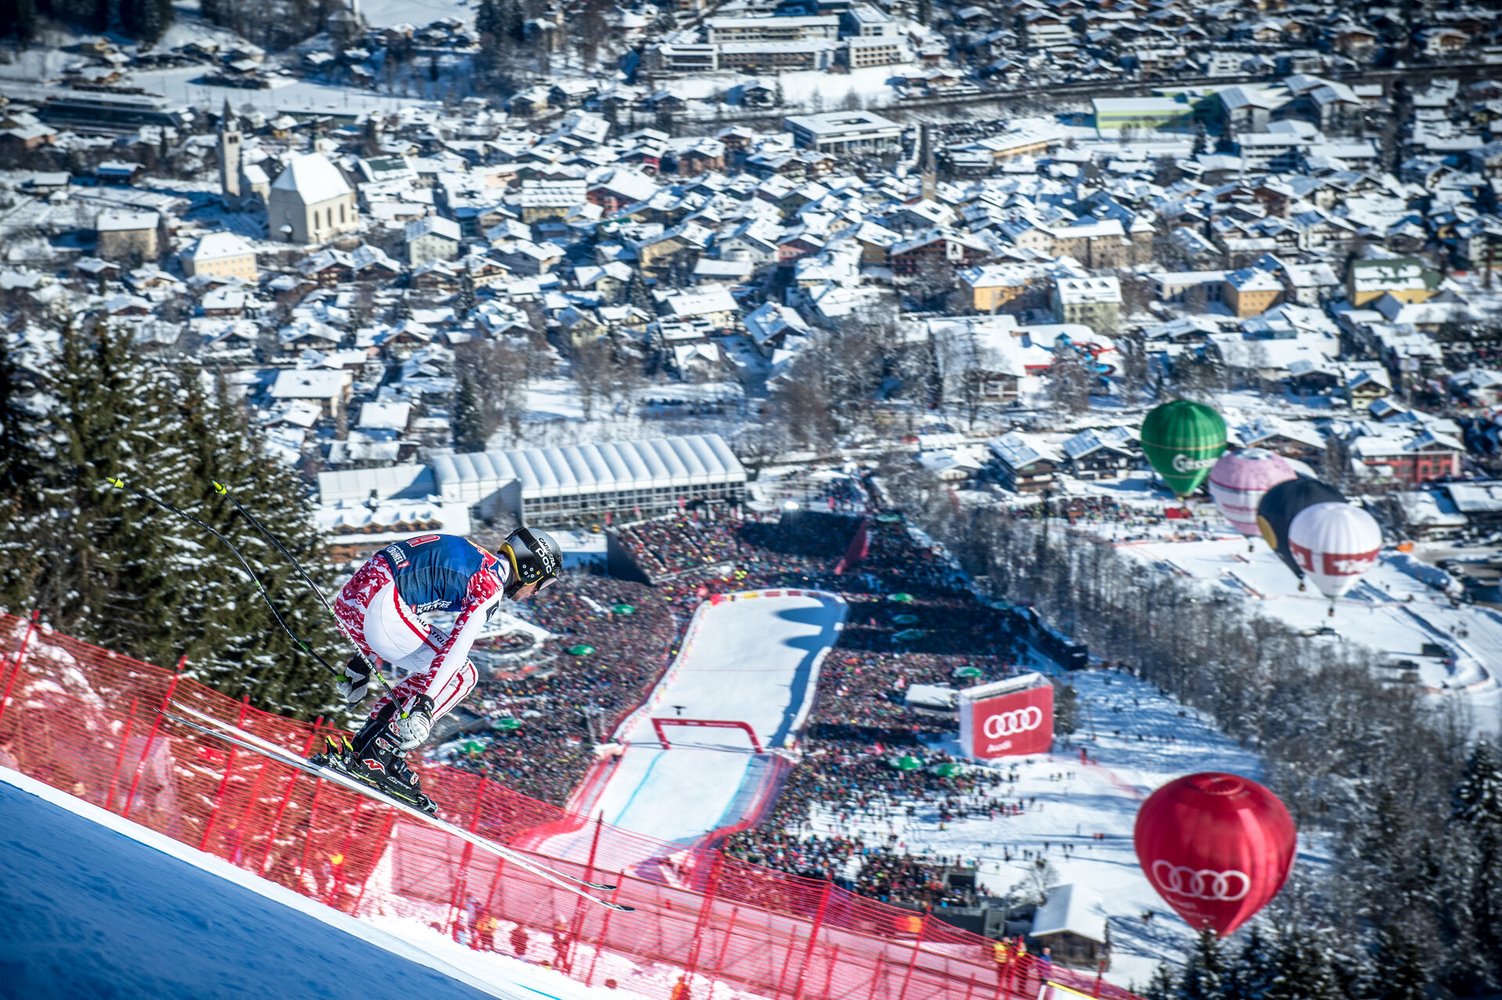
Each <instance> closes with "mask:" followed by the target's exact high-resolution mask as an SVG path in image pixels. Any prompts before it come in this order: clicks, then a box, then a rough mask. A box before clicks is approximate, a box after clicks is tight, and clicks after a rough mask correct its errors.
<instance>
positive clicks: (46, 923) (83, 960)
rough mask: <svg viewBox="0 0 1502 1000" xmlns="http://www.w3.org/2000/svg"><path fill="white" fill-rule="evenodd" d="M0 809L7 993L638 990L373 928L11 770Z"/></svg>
mask: <svg viewBox="0 0 1502 1000" xmlns="http://www.w3.org/2000/svg"><path fill="white" fill-rule="evenodd" d="M0 816H3V817H4V822H3V824H0V913H4V914H5V917H4V921H3V926H4V928H5V933H4V934H0V997H3V998H11V997H15V998H33V997H44V996H45V997H49V998H51V1000H69V998H72V997H88V998H91V1000H92V998H100V997H109V998H119V1000H129V998H136V997H140V998H149V1000H161V998H167V997H233V996H247V995H257V996H275V997H277V998H279V1000H297V998H300V997H308V998H317V1000H328V998H329V997H338V996H353V995H355V993H356V988H355V986H354V985H353V983H354V982H355V981H356V979H357V978H358V977H360V976H366V975H376V976H379V977H380V979H381V980H382V981H384V982H388V983H399V984H400V987H399V989H398V988H397V987H395V986H393V987H392V988H391V989H390V990H389V991H387V992H386V994H385V995H397V994H398V993H399V994H400V995H403V996H409V995H410V996H421V997H423V998H424V1000H448V998H455V1000H457V998H461V997H462V998H469V997H485V996H493V997H505V998H508V1000H522V998H525V1000H546V998H553V1000H599V998H602V997H605V996H610V997H616V998H620V997H626V998H631V997H633V996H640V994H635V993H632V992H626V991H623V990H606V989H605V988H603V987H596V988H594V989H589V988H586V987H585V986H583V985H582V984H579V983H575V982H573V981H571V980H569V979H566V978H565V977H563V976H562V975H559V974H558V973H554V972H551V971H548V970H545V969H541V968H538V967H536V966H532V965H529V964H527V963H525V962H518V961H515V960H513V959H509V958H505V957H502V956H500V955H493V954H481V953H477V952H474V951H471V950H469V949H467V948H465V947H463V946H461V945H459V944H456V943H455V942H453V941H451V940H449V939H448V938H445V937H444V936H442V935H441V934H438V933H436V932H433V931H430V930H427V929H426V928H421V927H413V926H410V925H406V926H404V925H401V924H399V923H398V924H391V925H390V927H391V929H390V930H383V929H379V928H377V927H373V926H371V925H370V924H369V923H364V922H361V921H357V920H355V919H354V918H352V917H349V916H346V915H345V914H343V913H340V912H338V911H337V910H333V909H331V908H329V907H325V906H322V905H320V904H318V903H315V902H313V901H312V900H310V899H307V898H306V897H304V896H301V895H299V894H297V893H295V892H293V891H292V890H290V889H287V888H285V887H283V886H280V885H277V884H275V883H272V882H269V881H266V880H264V879H261V878H259V877H257V876H255V875H251V874H250V873H248V872H244V871H241V870H240V869H238V868H236V867H234V866H233V865H230V864H229V863H228V862H226V861H224V860H222V859H220V858H216V857H213V856H212V855H208V854H203V853H200V852H198V851H196V850H194V849H192V848H191V847H188V846H186V845H184V844H180V843H178V842H177V841H175V840H172V839H171V838H169V837H166V836H164V835H162V834H158V833H155V832H153V831H151V830H147V829H145V828H144V827H140V826H137V825H135V824H133V823H131V822H130V821H128V820H125V819H122V818H121V817H119V816H116V815H115V814H113V813H110V812H107V811H106V810H104V809H100V808H99V807H97V806H94V805H90V804H89V803H87V802H84V801H82V800H80V799H76V798H74V797H72V796H70V795H67V794H65V793H63V792H61V791H58V790H57V789H54V788H52V787H50V786H48V785H44V784H42V783H40V782H37V781H34V780H33V779H31V778H28V777H26V776H24V775H21V774H18V773H16V772H14V771H11V770H8V769H6V768H3V767H0ZM377 995H379V994H377Z"/></svg>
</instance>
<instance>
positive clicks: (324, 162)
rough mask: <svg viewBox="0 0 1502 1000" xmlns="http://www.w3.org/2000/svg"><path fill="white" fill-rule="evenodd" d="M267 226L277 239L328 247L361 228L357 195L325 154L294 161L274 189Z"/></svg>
mask: <svg viewBox="0 0 1502 1000" xmlns="http://www.w3.org/2000/svg"><path fill="white" fill-rule="evenodd" d="M266 216H267V224H268V227H269V229H270V232H271V235H272V237H273V238H274V239H283V240H287V241H288V242H290V243H327V242H328V241H329V240H331V239H333V238H334V237H335V236H337V235H339V234H340V233H347V232H351V231H352V230H354V229H355V228H357V227H358V225H359V222H360V219H359V210H358V208H357V206H356V204H355V192H354V189H352V188H351V187H350V186H349V182H348V181H346V180H345V179H344V175H343V174H341V173H340V172H339V168H338V167H336V166H334V164H333V163H331V162H329V159H328V157H326V156H324V155H323V154H322V153H303V154H301V155H298V156H294V157H292V159H291V160H289V161H288V162H287V166H286V167H285V168H284V169H283V170H282V172H281V173H280V174H279V175H278V176H277V178H276V181H275V183H273V184H272V185H271V198H270V202H269V204H268V205H267V212H266Z"/></svg>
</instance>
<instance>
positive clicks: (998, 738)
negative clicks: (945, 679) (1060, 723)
mask: <svg viewBox="0 0 1502 1000" xmlns="http://www.w3.org/2000/svg"><path fill="white" fill-rule="evenodd" d="M959 714H960V745H961V746H963V747H964V748H965V752H966V753H968V754H969V755H970V756H971V757H972V758H974V759H976V760H990V759H991V758H993V757H1008V756H1013V755H1016V754H1028V753H1047V752H1048V750H1049V749H1050V748H1051V747H1052V746H1053V684H1052V683H1051V682H1050V681H1049V680H1048V678H1046V677H1044V676H1043V675H1042V674H1038V673H1031V674H1023V675H1022V676H1021V677H1013V678H1010V679H1008V680H1004V681H998V682H996V683H995V684H984V685H981V686H980V687H973V688H967V689H965V690H964V691H961V692H960V704H959Z"/></svg>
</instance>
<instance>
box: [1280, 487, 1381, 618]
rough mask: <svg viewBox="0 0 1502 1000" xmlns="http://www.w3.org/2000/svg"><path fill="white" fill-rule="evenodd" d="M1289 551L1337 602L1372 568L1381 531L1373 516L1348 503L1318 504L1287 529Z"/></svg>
mask: <svg viewBox="0 0 1502 1000" xmlns="http://www.w3.org/2000/svg"><path fill="white" fill-rule="evenodd" d="M1288 549H1289V551H1290V552H1292V553H1293V558H1294V561H1295V562H1297V563H1298V564H1299V566H1300V567H1301V568H1302V569H1303V570H1304V572H1305V573H1308V574H1309V579H1311V580H1313V581H1314V585H1315V587H1317V588H1319V592H1320V593H1321V594H1324V595H1325V596H1326V597H1328V598H1330V613H1331V614H1332V615H1333V614H1334V613H1335V599H1336V598H1338V597H1340V596H1341V595H1342V594H1344V593H1345V592H1346V591H1348V590H1350V589H1351V587H1353V586H1354V585H1355V583H1356V580H1357V579H1358V578H1359V577H1360V576H1361V574H1363V573H1365V572H1366V571H1367V570H1369V569H1371V568H1372V566H1373V564H1375V563H1376V561H1377V556H1378V554H1379V553H1381V551H1382V529H1381V527H1379V526H1378V524H1377V521H1376V519H1375V518H1373V517H1372V515H1370V514H1368V513H1367V512H1366V511H1364V510H1362V509H1361V508H1360V507H1353V506H1352V505H1351V504H1348V503H1317V504H1313V505H1311V506H1309V507H1305V508H1304V509H1303V510H1301V511H1299V513H1298V516H1296V517H1295V518H1294V519H1293V523H1292V524H1290V525H1289V526H1288Z"/></svg>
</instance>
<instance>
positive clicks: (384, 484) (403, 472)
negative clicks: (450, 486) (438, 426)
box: [318, 464, 438, 504]
mask: <svg viewBox="0 0 1502 1000" xmlns="http://www.w3.org/2000/svg"><path fill="white" fill-rule="evenodd" d="M437 492H438V490H437V487H436V485H435V483H434V478H433V470H432V469H431V468H429V467H428V466H426V465H410V464H409V465H388V466H381V467H379V468H374V469H346V470H341V471H339V472H320V473H319V474H318V499H319V502H320V503H322V504H335V503H339V502H340V501H344V500H354V501H358V502H360V503H364V502H365V501H366V500H369V499H370V498H371V497H376V498H377V499H381V500H392V499H396V498H400V497H406V498H419V497H430V496H433V495H435V494H436V493H437Z"/></svg>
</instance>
